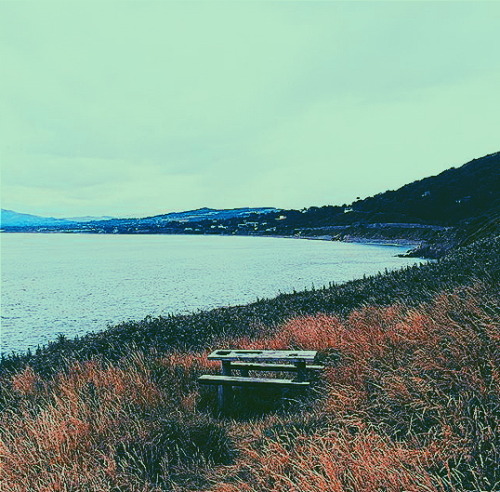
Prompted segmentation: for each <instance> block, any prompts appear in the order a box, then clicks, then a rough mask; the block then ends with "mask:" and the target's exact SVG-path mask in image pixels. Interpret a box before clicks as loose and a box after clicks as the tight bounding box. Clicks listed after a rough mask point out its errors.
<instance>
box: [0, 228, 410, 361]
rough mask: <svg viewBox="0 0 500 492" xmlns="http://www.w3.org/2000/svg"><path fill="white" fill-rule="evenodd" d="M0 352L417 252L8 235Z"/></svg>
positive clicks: (296, 285) (242, 300)
mask: <svg viewBox="0 0 500 492" xmlns="http://www.w3.org/2000/svg"><path fill="white" fill-rule="evenodd" d="M1 241H2V327H1V348H2V351H3V352H10V351H12V350H16V351H19V350H26V349H27V348H28V347H29V348H32V349H33V348H36V347H37V345H39V344H40V345H43V344H45V343H47V342H48V341H50V340H54V339H55V338H56V337H57V335H58V334H59V333H62V334H64V335H66V336H68V337H73V336H75V335H82V334H85V333H87V332H89V331H97V330H102V329H105V328H106V326H108V325H109V324H116V323H119V322H121V321H125V320H131V319H134V320H140V319H143V318H144V317H146V316H148V315H151V316H159V315H167V314H171V313H188V312H193V311H195V310H199V309H209V308H214V307H221V306H228V305H236V304H246V303H249V302H252V301H255V300H256V299H257V298H259V299H262V298H269V297H274V296H276V295H277V294H279V293H283V292H293V291H294V290H303V289H311V288H313V287H314V288H320V287H322V286H325V285H329V283H331V282H345V281H347V280H352V279H355V278H360V277H362V276H363V275H371V274H375V273H377V272H379V271H381V270H384V269H386V268H387V269H395V268H401V267H403V266H405V265H409V264H414V263H415V262H418V261H420V260H415V259H406V258H405V259H403V258H397V257H395V255H396V254H398V253H402V252H404V251H406V250H407V249H408V248H406V247H401V246H374V245H365V244H352V243H339V242H332V241H307V240H299V239H289V238H265V237H242V236H236V237H235V236H185V235H183V236H172V235H93V234H88V235H85V234H2V236H1Z"/></svg>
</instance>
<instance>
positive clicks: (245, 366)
mask: <svg viewBox="0 0 500 492" xmlns="http://www.w3.org/2000/svg"><path fill="white" fill-rule="evenodd" d="M305 368H306V370H309V369H310V370H311V371H320V370H322V369H324V368H325V366H318V365H311V366H305ZM231 369H238V370H243V371H276V372H297V371H298V368H297V366H292V365H291V364H257V363H248V362H231Z"/></svg>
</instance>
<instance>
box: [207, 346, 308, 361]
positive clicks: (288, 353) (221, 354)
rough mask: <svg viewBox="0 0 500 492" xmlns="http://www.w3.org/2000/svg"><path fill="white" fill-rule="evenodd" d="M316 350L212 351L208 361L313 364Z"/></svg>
mask: <svg viewBox="0 0 500 492" xmlns="http://www.w3.org/2000/svg"><path fill="white" fill-rule="evenodd" d="M316 354H317V351H316V350H237V349H236V350H230V349H227V350H225V349H220V350H215V351H213V352H212V353H211V354H210V355H209V356H208V359H209V360H220V361H241V362H291V363H296V362H306V363H307V362H309V363H311V362H314V359H315V357H316Z"/></svg>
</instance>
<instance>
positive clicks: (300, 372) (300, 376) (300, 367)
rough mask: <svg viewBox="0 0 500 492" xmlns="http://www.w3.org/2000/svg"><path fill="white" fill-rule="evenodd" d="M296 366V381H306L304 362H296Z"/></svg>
mask: <svg viewBox="0 0 500 492" xmlns="http://www.w3.org/2000/svg"><path fill="white" fill-rule="evenodd" d="M296 366H297V381H306V380H307V369H306V363H305V361H298V362H297V363H296Z"/></svg>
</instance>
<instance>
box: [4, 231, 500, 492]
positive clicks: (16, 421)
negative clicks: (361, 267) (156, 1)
mask: <svg viewBox="0 0 500 492" xmlns="http://www.w3.org/2000/svg"><path fill="white" fill-rule="evenodd" d="M498 252H499V251H498V240H492V239H490V240H489V241H482V242H479V243H476V244H473V245H471V246H469V247H467V248H464V249H462V250H460V251H457V252H456V253H455V254H454V255H453V256H451V257H449V258H447V259H443V260H441V261H440V262H438V263H435V264H428V265H425V266H422V267H420V268H411V269H409V270H406V271H402V272H395V273H390V274H387V275H380V276H377V277H373V278H369V279H364V280H360V281H356V282H350V283H348V284H345V285H343V286H338V287H332V288H330V289H324V290H320V291H315V292H306V293H298V294H295V295H286V296H280V297H279V298H277V299H275V300H270V301H262V302H259V303H255V304H253V305H251V306H247V307H240V308H228V309H222V310H215V311H212V312H208V313H199V314H196V315H193V316H189V317H176V318H170V319H158V320H146V321H144V322H141V323H136V324H127V325H122V326H119V327H116V328H114V329H112V330H110V331H109V332H105V333H102V334H99V335H95V336H92V337H87V338H86V339H83V340H81V341H78V342H63V341H61V342H60V344H54V345H52V346H50V347H48V348H47V349H45V350H44V351H42V352H41V353H40V354H39V355H38V356H37V357H34V358H32V359H31V361H30V362H31V364H32V365H31V366H27V367H24V368H22V363H23V362H24V360H23V359H22V358H20V359H9V360H5V361H4V369H5V370H7V369H8V368H9V367H10V368H11V370H13V369H14V366H17V365H18V366H19V367H18V369H17V370H16V372H10V371H6V372H5V374H4V375H3V377H2V383H3V384H2V386H1V387H2V391H1V393H0V400H1V403H2V406H3V411H2V414H1V416H0V420H1V422H0V423H1V425H0V429H1V430H0V436H1V440H0V457H1V459H2V463H3V472H2V475H1V478H0V480H2V482H0V486H2V487H3V488H4V489H5V490H10V491H13V492H16V491H26V490H30V491H33V492H38V491H49V490H50V491H56V490H60V491H68V492H69V491H83V490H86V491H87V490H88V491H96V492H97V491H103V492H105V491H110V492H111V491H115V492H116V491H144V492H152V491H159V490H200V491H201V490H206V491H209V490H210V491H212V492H236V491H241V490H243V491H244V490H247V491H250V492H267V491H276V492H281V491H283V492H285V491H286V492H290V491H297V492H298V491H301V492H308V491H309V492H321V491H332V492H334V491H335V492H348V491H356V492H379V491H382V490H384V491H386V492H403V491H414V492H417V491H450V492H452V491H466V490H467V491H468V490H470V491H478V490H483V491H493V490H498V486H499V485H500V482H499V481H500V476H499V471H498V467H497V466H496V464H497V463H498V460H499V459H500V438H499V434H498V426H499V424H500V422H499V415H500V384H499V383H500V367H499V361H500V343H499V342H500V334H499V330H498V319H499V316H498V315H499V314H500V313H499V306H498V292H497V291H496V290H495V289H496V287H497V286H498ZM318 313H321V314H318ZM249 324H250V325H251V326H252V329H251V330H250V331H248V330H246V329H245V328H246V327H248V326H249ZM189 330H193V333H190V332H189ZM171 331H173V333H172V332H171ZM85 344H88V347H87V348H86V349H85ZM131 344H132V345H135V346H136V347H137V346H139V347H141V348H142V349H144V350H137V349H136V350H132V349H131ZM211 346H212V347H213V346H234V347H242V348H244V347H248V348H251V347H261V348H302V349H319V350H320V351H321V356H322V358H323V360H324V362H325V364H326V365H327V369H326V370H325V371H324V373H323V374H321V375H319V376H318V379H317V380H316V381H315V384H314V389H313V391H312V392H311V393H310V394H309V395H308V396H307V397H299V398H297V397H296V396H294V395H288V396H289V398H292V400H290V399H288V400H286V399H285V400H283V399H281V400H280V399H278V400H277V399H276V398H274V397H273V396H275V395H272V394H260V395H259V397H257V396H256V394H255V393H254V392H253V393H251V394H250V395H246V394H244V393H243V394H239V395H238V400H237V402H236V404H235V406H234V414H233V415H232V417H230V418H227V417H226V418H221V417H220V416H218V415H217V412H216V409H215V395H214V391H213V390H212V389H210V388H199V387H198V386H197V384H196V377H197V376H198V375H199V374H203V373H207V372H215V371H217V370H218V368H217V367H216V366H217V365H216V364H215V365H214V364H213V363H209V362H208V361H207V360H206V351H207V350H209V349H210V348H211ZM152 347H154V348H155V349H156V350H155V351H151V350H150V349H151V348H152ZM174 347H176V350H173V348H174ZM189 347H190V350H189ZM92 353H94V354H97V355H98V357H91V354H92ZM125 353H127V355H126V356H125V357H123V358H121V359H120V360H117V359H118V356H119V354H125ZM63 354H66V355H68V354H71V358H72V359H75V360H73V361H72V362H67V363H66V364H64V365H65V366H66V368H65V370H63V371H55V369H54V368H52V369H51V370H50V365H51V364H53V365H54V366H55V367H56V366H59V367H60V366H61V362H60V361H61V357H62V356H63ZM76 359H78V360H76Z"/></svg>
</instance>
